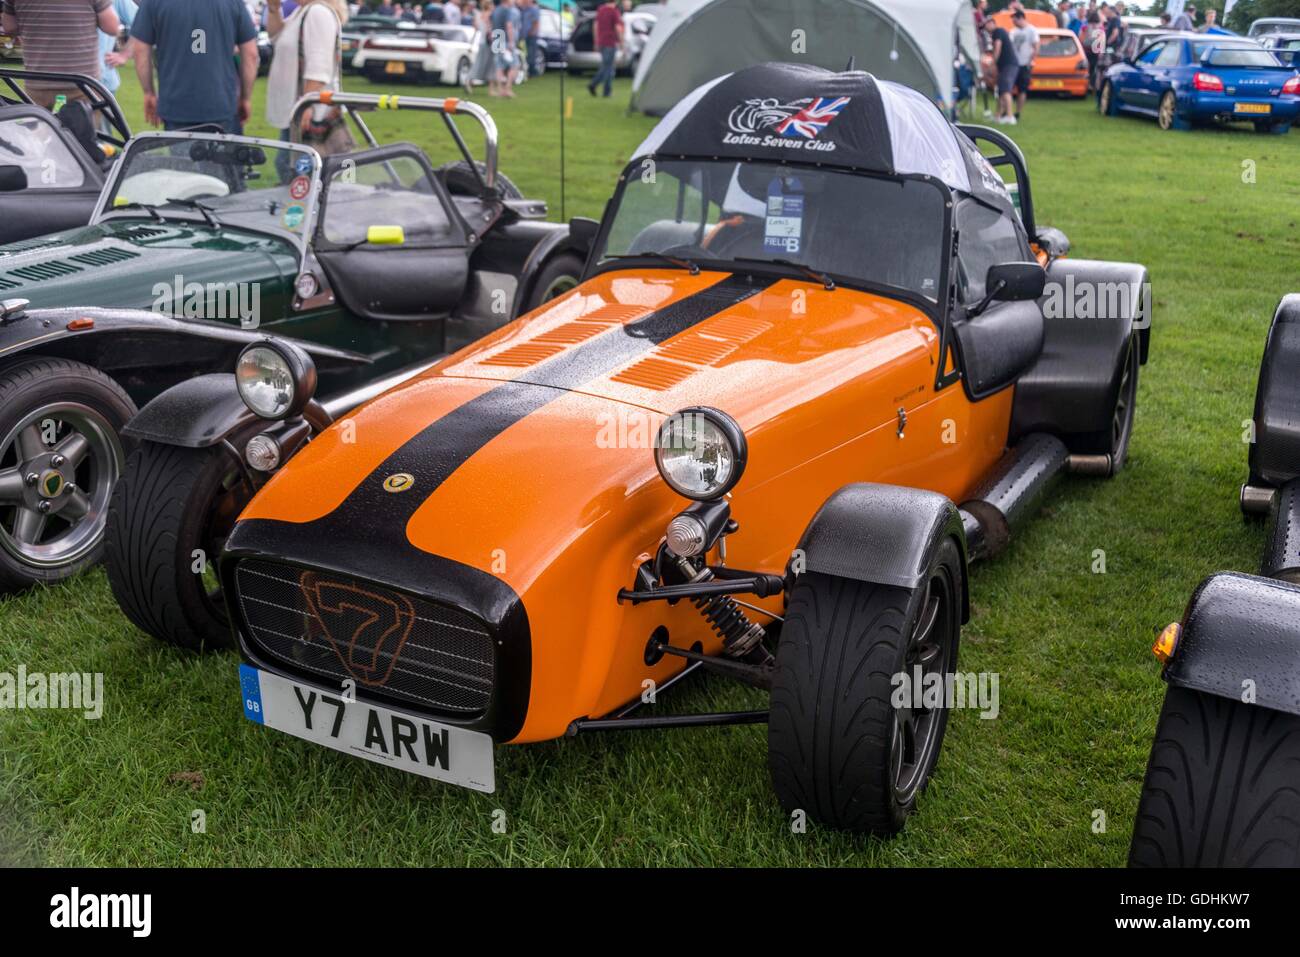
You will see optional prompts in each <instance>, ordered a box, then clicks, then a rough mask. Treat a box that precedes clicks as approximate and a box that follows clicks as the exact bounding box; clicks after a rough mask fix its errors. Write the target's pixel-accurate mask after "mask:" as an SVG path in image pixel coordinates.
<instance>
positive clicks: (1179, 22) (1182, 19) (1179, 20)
mask: <svg viewBox="0 0 1300 957" xmlns="http://www.w3.org/2000/svg"><path fill="white" fill-rule="evenodd" d="M1174 29H1175V30H1185V31H1187V32H1189V33H1190V32H1191V31H1192V30H1195V29H1196V4H1194V3H1189V4H1188V5H1187V6H1185V7H1183V12H1182V13H1180V14H1178V16H1177V17H1175V18H1174Z"/></svg>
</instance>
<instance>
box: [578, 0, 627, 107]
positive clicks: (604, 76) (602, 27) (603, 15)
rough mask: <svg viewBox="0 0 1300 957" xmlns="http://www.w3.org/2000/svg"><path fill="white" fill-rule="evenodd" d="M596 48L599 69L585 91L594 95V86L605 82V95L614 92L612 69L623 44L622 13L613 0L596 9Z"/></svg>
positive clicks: (606, 1) (606, 0)
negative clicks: (598, 54)
mask: <svg viewBox="0 0 1300 957" xmlns="http://www.w3.org/2000/svg"><path fill="white" fill-rule="evenodd" d="M595 34H596V49H597V50H598V51H599V52H600V69H599V70H597V71H596V75H595V76H594V77H592V80H591V82H590V83H588V84H587V92H588V93H590V94H591V95H592V96H595V95H596V87H597V86H599V85H600V84H601V83H602V82H603V83H604V84H605V96H609V95H611V94H612V93H613V92H614V70H615V66H614V64H615V62H616V60H617V57H618V50H619V47H621V46H622V45H623V14H621V13H619V11H618V5H617V4H616V3H614V0H605V2H604V3H602V4H601V5H600V6H599V7H598V8H597V10H596V23H595Z"/></svg>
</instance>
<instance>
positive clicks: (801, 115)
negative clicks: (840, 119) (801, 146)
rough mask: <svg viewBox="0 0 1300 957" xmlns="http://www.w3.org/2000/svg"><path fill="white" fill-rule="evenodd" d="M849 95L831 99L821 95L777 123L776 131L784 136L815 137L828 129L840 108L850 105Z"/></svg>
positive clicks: (838, 113)
mask: <svg viewBox="0 0 1300 957" xmlns="http://www.w3.org/2000/svg"><path fill="white" fill-rule="evenodd" d="M849 99H850V98H849V97H847V96H837V97H836V98H835V99H833V100H832V99H831V98H830V97H826V96H819V97H817V99H815V100H813V101H812V102H811V103H810V104H808V105H807V106H805V107H804V108H803V109H802V110H800V111H799V112H798V113H795V114H794V115H793V116H787V117H786V118H785V119H783V120H782V121H781V122H780V123H777V124H776V131H777V132H778V133H780V134H781V135H782V136H802V137H804V138H805V139H809V140H811V139H814V138H815V137H816V136H817V134H818V133H820V132H821V131H822V130H824V129H826V126H827V124H829V123H830V121H831V120H833V119H835V117H837V116H839V115H840V110H842V109H844V107H846V106H848V103H849Z"/></svg>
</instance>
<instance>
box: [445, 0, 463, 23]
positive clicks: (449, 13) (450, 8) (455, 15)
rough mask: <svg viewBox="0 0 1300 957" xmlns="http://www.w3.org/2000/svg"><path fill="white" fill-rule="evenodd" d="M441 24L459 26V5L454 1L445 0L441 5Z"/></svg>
mask: <svg viewBox="0 0 1300 957" xmlns="http://www.w3.org/2000/svg"><path fill="white" fill-rule="evenodd" d="M442 22H443V23H450V24H451V25H452V26H460V4H458V3H457V2H456V0H446V2H445V3H444V4H443V5H442Z"/></svg>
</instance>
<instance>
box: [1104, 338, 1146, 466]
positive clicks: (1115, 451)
mask: <svg viewBox="0 0 1300 957" xmlns="http://www.w3.org/2000/svg"><path fill="white" fill-rule="evenodd" d="M1141 368H1142V363H1141V353H1140V350H1139V347H1138V343H1137V340H1136V339H1134V338H1130V339H1129V347H1128V354H1127V355H1125V357H1124V371H1123V372H1122V373H1121V374H1120V380H1119V394H1118V396H1117V397H1116V399H1115V411H1114V414H1113V415H1112V416H1111V427H1110V434H1111V446H1110V474H1111V475H1114V474H1115V473H1116V472H1118V471H1119V470H1120V469H1122V468H1123V467H1124V463H1125V461H1127V460H1128V447H1129V443H1130V442H1131V441H1132V438H1133V420H1134V418H1135V417H1136V415H1137V386H1138V371H1139V370H1140V369H1141Z"/></svg>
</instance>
